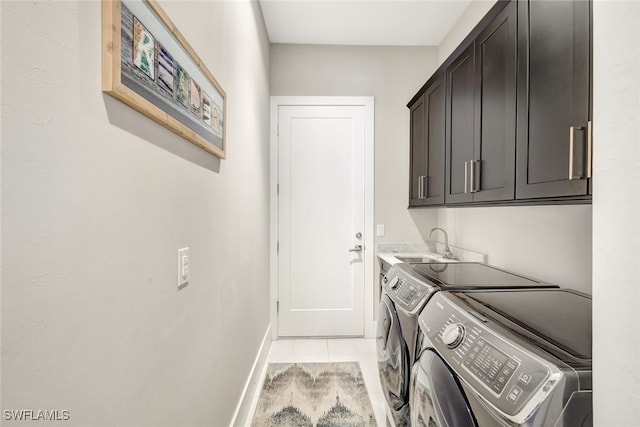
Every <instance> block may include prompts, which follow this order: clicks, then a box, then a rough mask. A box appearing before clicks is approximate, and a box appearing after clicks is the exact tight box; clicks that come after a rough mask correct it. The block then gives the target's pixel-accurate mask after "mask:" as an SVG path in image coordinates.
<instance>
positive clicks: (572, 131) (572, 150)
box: [569, 126, 584, 181]
mask: <svg viewBox="0 0 640 427" xmlns="http://www.w3.org/2000/svg"><path fill="white" fill-rule="evenodd" d="M577 130H584V127H583V126H571V127H570V128H569V181H573V180H574V179H582V176H576V175H574V173H573V162H574V155H575V154H574V153H575V142H576V131H577Z"/></svg>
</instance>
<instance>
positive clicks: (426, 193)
mask: <svg viewBox="0 0 640 427" xmlns="http://www.w3.org/2000/svg"><path fill="white" fill-rule="evenodd" d="M425 181H427V176H426V175H423V176H422V198H423V199H426V198H427V197H429V189H428V188H427V186H426V185H425ZM428 183H429V181H427V184H428Z"/></svg>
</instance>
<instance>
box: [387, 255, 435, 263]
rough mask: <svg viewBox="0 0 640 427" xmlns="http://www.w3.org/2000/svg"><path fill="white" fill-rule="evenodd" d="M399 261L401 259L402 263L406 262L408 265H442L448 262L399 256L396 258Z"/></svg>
mask: <svg viewBox="0 0 640 427" xmlns="http://www.w3.org/2000/svg"><path fill="white" fill-rule="evenodd" d="M396 258H397V259H399V260H400V261H402V262H406V263H417V262H419V263H431V264H433V263H441V262H446V261H442V260H438V259H435V258H430V257H422V256H421V257H414V256H406V257H405V256H399V257H396Z"/></svg>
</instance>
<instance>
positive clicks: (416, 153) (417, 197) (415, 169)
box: [409, 95, 427, 207]
mask: <svg viewBox="0 0 640 427" xmlns="http://www.w3.org/2000/svg"><path fill="white" fill-rule="evenodd" d="M424 100H425V96H424V95H423V96H422V97H420V98H419V99H418V100H417V101H416V103H415V104H413V105H412V106H411V107H410V110H409V111H410V115H411V130H410V131H411V135H410V156H411V157H410V161H409V179H410V181H409V206H410V207H415V206H422V203H423V200H424V197H423V194H424V193H423V189H422V185H423V181H424V178H423V177H424V176H426V175H427V172H426V162H425V160H426V129H425V127H426V111H425V110H426V105H425V102H424Z"/></svg>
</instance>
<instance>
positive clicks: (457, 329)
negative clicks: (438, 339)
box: [442, 323, 464, 349]
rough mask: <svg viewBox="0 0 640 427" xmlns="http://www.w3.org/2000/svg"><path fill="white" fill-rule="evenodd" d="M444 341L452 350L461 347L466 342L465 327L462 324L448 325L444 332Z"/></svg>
mask: <svg viewBox="0 0 640 427" xmlns="http://www.w3.org/2000/svg"><path fill="white" fill-rule="evenodd" d="M442 341H444V343H445V344H446V345H447V347H449V348H451V349H454V348H456V347H459V346H460V344H462V341H464V325H462V324H461V323H452V324H451V325H448V326H447V327H446V328H444V331H442Z"/></svg>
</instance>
